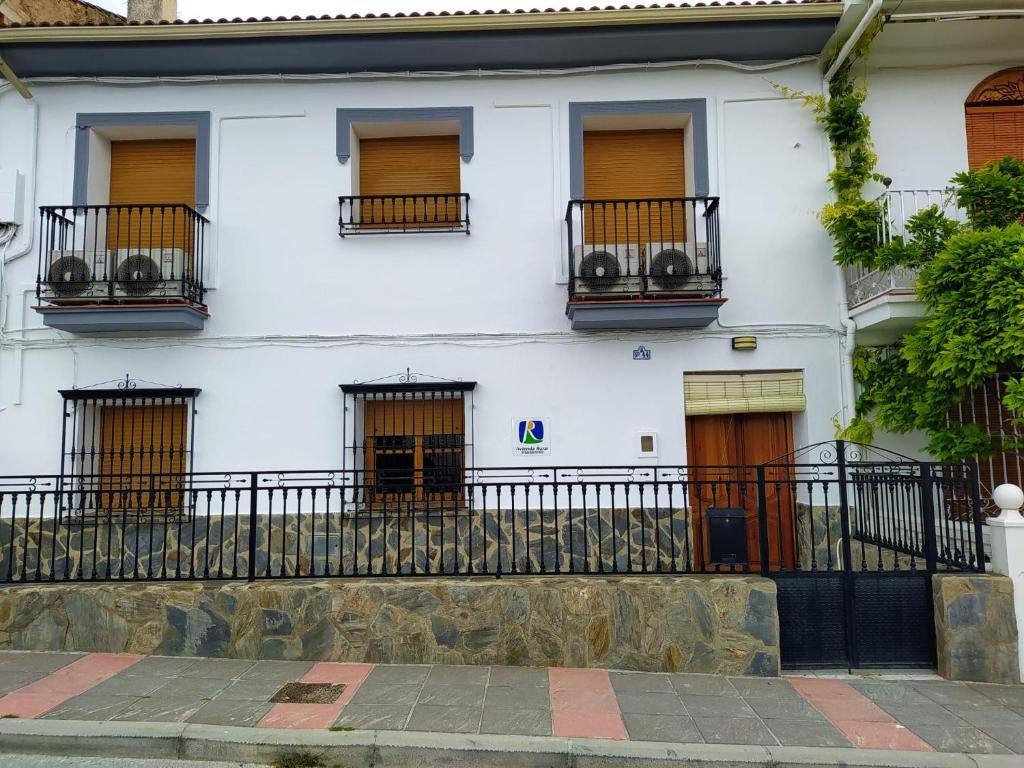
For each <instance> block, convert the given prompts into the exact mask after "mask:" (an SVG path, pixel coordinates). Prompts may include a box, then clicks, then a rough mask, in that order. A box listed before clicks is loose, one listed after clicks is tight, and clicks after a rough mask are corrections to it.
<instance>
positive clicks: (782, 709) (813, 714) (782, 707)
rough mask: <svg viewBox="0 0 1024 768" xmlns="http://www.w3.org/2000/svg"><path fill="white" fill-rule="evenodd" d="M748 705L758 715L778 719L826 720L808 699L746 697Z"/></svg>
mask: <svg viewBox="0 0 1024 768" xmlns="http://www.w3.org/2000/svg"><path fill="white" fill-rule="evenodd" d="M744 701H746V702H747V705H748V706H749V707H750V708H751V709H753V710H754V712H756V713H757V715H758V717H761V718H764V719H768V718H773V719H777V720H824V719H825V716H824V715H823V714H821V712H819V711H818V710H817V709H815V707H814V706H813V705H812V704H811V703H810V702H809V701H807V700H806V699H790V698H786V697H781V698H778V699H762V698H756V699H755V698H753V697H748V698H746V699H744Z"/></svg>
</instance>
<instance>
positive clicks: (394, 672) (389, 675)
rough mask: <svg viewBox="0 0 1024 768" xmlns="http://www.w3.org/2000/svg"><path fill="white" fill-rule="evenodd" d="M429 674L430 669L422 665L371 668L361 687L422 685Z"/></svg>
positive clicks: (393, 665)
mask: <svg viewBox="0 0 1024 768" xmlns="http://www.w3.org/2000/svg"><path fill="white" fill-rule="evenodd" d="M429 674H430V667H429V666H426V665H422V664H390V665H387V666H383V665H378V666H376V667H374V668H373V671H372V672H371V673H370V676H369V677H368V678H366V682H365V683H363V685H367V684H374V685H376V684H377V683H389V684H391V685H411V684H418V685H422V684H423V681H424V680H426V679H427V675H429Z"/></svg>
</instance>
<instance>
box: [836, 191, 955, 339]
mask: <svg viewBox="0 0 1024 768" xmlns="http://www.w3.org/2000/svg"><path fill="white" fill-rule="evenodd" d="M878 202H879V204H880V206H881V211H880V213H879V220H878V240H879V242H880V243H882V244H888V243H891V242H893V241H895V240H903V241H910V240H913V235H912V234H911V233H910V232H909V231H908V229H907V222H908V221H909V220H910V219H912V218H913V217H914V216H915V215H917V214H918V213H920V212H921V211H924V210H926V209H928V208H930V207H932V206H937V207H938V208H939V210H941V211H942V212H943V213H944V214H945V215H946V216H948V217H949V218H951V219H956V220H962V219H963V218H964V214H963V211H961V210H960V209H959V208H957V206H956V203H955V200H954V199H953V196H952V194H951V193H950V191H949V190H944V189H894V190H889V191H887V192H886V193H885V194H884V195H882V196H881V197H880V198H879V199H878ZM917 275H918V269H917V268H916V267H896V268H894V269H868V268H865V267H860V266H851V267H847V268H846V300H847V302H848V304H849V307H850V316H851V317H852V318H853V319H854V320H855V321H856V323H857V328H858V334H859V336H860V338H861V341H862V342H863V343H865V344H870V345H875V344H891V343H892V342H894V341H896V340H897V339H898V338H899V337H900V336H901V335H902V334H903V333H905V332H906V331H907V330H909V329H910V328H912V327H913V326H914V325H916V324H917V322H918V321H919V320H920V319H921V318H923V317H924V314H925V310H926V308H925V306H924V304H923V303H922V302H920V301H918V300H917V294H916V292H915V290H914V286H915V285H916V283H917Z"/></svg>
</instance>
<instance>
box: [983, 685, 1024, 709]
mask: <svg viewBox="0 0 1024 768" xmlns="http://www.w3.org/2000/svg"><path fill="white" fill-rule="evenodd" d="M971 688H973V689H974V690H976V691H979V692H981V693H983V694H985V696H987V697H988V698H990V699H992V700H993V701H994V702H996V703H997V704H1002V705H1003V706H1005V707H1018V708H1020V709H1024V685H994V684H991V683H972V684H971Z"/></svg>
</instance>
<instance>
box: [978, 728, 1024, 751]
mask: <svg viewBox="0 0 1024 768" xmlns="http://www.w3.org/2000/svg"><path fill="white" fill-rule="evenodd" d="M978 730H981V731H984V732H985V733H987V734H988V735H989V736H991V737H992V738H993V739H995V740H996V741H998V742H999V743H1000V744H1002V745H1003V746H1004V747H1006V748H1007V749H1011V750H1013V751H1014V752H1015V753H1017V754H1018V755H1024V731H1022V730H1021V729H1020V728H1017V727H1016V726H1009V725H987V726H983V727H981V728H979V729H978Z"/></svg>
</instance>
